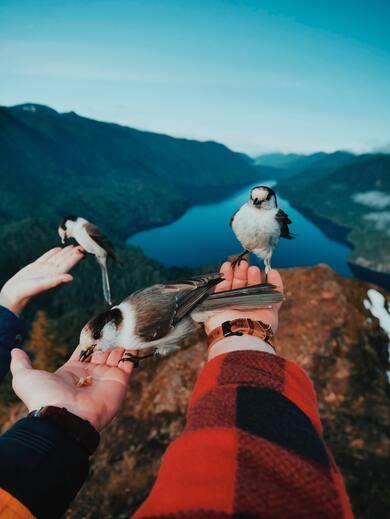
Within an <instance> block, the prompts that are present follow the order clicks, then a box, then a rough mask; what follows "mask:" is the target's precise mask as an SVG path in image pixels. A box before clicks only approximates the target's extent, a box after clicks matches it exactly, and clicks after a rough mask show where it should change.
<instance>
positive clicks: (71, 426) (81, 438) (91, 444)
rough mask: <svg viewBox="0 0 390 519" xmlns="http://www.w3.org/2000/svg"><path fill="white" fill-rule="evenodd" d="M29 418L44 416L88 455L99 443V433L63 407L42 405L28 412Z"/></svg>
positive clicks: (88, 423)
mask: <svg viewBox="0 0 390 519" xmlns="http://www.w3.org/2000/svg"><path fill="white" fill-rule="evenodd" d="M28 416H29V417H31V418H45V419H47V420H49V421H51V422H53V423H55V424H56V425H57V426H58V427H60V428H61V429H62V430H63V431H65V432H66V433H67V434H68V435H69V436H71V437H72V438H73V439H74V440H75V441H76V442H77V443H78V444H79V445H80V446H81V447H82V448H83V449H84V450H85V451H86V452H87V454H88V456H90V455H91V454H93V453H94V452H95V450H96V449H97V446H98V445H99V438H100V436H99V433H98V431H97V430H96V428H95V427H94V426H93V425H92V424H91V423H90V422H89V421H88V420H85V419H83V418H80V417H79V416H78V415H76V414H74V413H73V412H71V411H70V410H69V409H67V408H65V407H57V406H44V407H40V408H39V409H35V410H34V411H31V412H30V413H29V414H28Z"/></svg>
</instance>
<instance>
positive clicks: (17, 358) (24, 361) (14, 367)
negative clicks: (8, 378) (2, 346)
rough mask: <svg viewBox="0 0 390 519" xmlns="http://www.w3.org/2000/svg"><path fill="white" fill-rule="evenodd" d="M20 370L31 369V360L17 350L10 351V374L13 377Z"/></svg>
mask: <svg viewBox="0 0 390 519" xmlns="http://www.w3.org/2000/svg"><path fill="white" fill-rule="evenodd" d="M21 369H32V366H31V360H30V358H29V356H28V355H27V353H26V352H25V351H23V350H21V349H19V348H14V349H13V350H12V351H11V373H12V376H13V377H14V376H15V375H16V373H17V372H18V371H20V370H21Z"/></svg>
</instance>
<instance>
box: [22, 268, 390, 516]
mask: <svg viewBox="0 0 390 519" xmlns="http://www.w3.org/2000/svg"><path fill="white" fill-rule="evenodd" d="M282 275H283V278H284V280H285V285H286V302H285V304H284V306H283V308H282V310H281V325H280V330H279V332H278V336H277V342H276V346H277V348H278V351H279V353H280V354H281V355H283V356H285V357H287V358H289V359H291V360H295V361H296V362H297V363H298V364H299V365H301V366H302V367H303V368H304V369H306V370H307V372H308V373H309V374H310V376H311V377H312V379H313V381H314V384H315V386H316V390H317V394H318V399H319V408H320V413H321V417H322V421H323V425H324V429H325V438H326V440H327V442H328V443H329V445H330V447H331V449H332V450H333V452H334V454H335V457H336V460H337V462H338V464H339V466H340V467H341V469H342V472H343V474H344V476H345V478H346V482H347V486H348V489H349V492H350V496H351V499H352V503H353V507H354V510H355V513H356V517H357V518H359V519H360V518H362V519H363V518H364V519H371V518H374V517H375V518H384V517H389V513H390V490H389V489H390V462H389V459H390V392H389V384H388V381H387V378H386V370H387V369H388V368H389V365H388V352H387V344H388V338H387V337H386V335H385V333H384V332H383V330H382V329H381V328H380V326H379V324H378V321H377V319H375V318H373V316H372V314H371V313H370V311H369V310H367V309H366V308H365V303H364V301H365V300H366V299H367V290H368V288H369V285H367V284H365V283H360V282H357V281H352V280H346V279H344V278H342V277H340V276H338V275H337V274H335V273H334V272H332V271H331V270H330V269H329V268H328V267H325V266H318V267H315V268H310V269H309V268H307V269H288V270H285V271H283V272H282ZM366 306H368V305H367V304H366ZM204 359H205V347H204V344H203V343H202V342H198V343H197V344H196V345H194V346H190V347H189V348H187V349H184V350H182V351H180V352H178V353H177V354H175V355H172V356H171V357H169V358H166V359H165V360H162V361H158V362H157V361H152V362H151V363H150V364H148V365H146V364H145V365H144V366H143V367H142V368H140V369H139V370H137V371H135V372H134V375H133V377H132V379H131V383H130V387H129V392H128V396H127V400H126V403H125V406H124V409H123V411H122V413H121V415H120V417H119V418H117V420H116V421H115V422H114V423H113V424H112V425H111V426H110V427H109V428H108V429H107V430H106V431H105V432H104V433H103V435H102V441H101V445H100V447H99V450H98V452H97V454H96V456H95V457H94V460H93V465H92V471H91V475H90V478H89V480H88V481H87V483H86V484H85V486H84V488H83V489H82V490H81V492H80V494H79V495H78V497H77V498H76V500H75V502H74V503H73V505H72V507H71V509H70V510H69V512H68V514H67V517H69V518H72V519H75V518H77V519H81V518H89V519H92V518H96V519H98V518H101V517H105V518H107V519H109V518H115V519H118V518H122V517H123V518H125V517H129V515H130V514H131V513H132V512H133V511H134V510H135V509H136V508H137V507H138V506H139V504H140V503H141V502H142V501H143V500H144V499H145V497H146V496H147V494H148V491H149V489H150V488H151V486H152V484H153V481H154V479H155V476H156V473H157V470H158V467H159V463H160V459H161V456H162V455H163V453H164V450H165V449H166V447H167V445H168V444H169V443H170V442H171V441H172V440H173V439H174V438H175V437H177V435H178V434H180V431H181V430H182V428H183V424H184V419H185V418H184V414H185V409H186V406H187V402H188V399H189V396H190V394H191V389H192V387H193V385H194V382H195V379H196V377H197V374H198V372H199V370H200V368H201V366H202V365H203V363H204ZM18 412H20V409H19V408H18V407H17V406H16V407H14V413H15V416H16V414H17V413H18Z"/></svg>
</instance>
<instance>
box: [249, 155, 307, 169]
mask: <svg viewBox="0 0 390 519" xmlns="http://www.w3.org/2000/svg"><path fill="white" fill-rule="evenodd" d="M303 156H304V155H301V154H298V153H265V154H264V155H259V156H258V157H256V158H255V162H256V164H258V165H259V166H271V167H272V168H282V169H285V168H288V167H289V166H290V164H291V163H293V162H295V161H296V160H298V159H300V158H301V157H303Z"/></svg>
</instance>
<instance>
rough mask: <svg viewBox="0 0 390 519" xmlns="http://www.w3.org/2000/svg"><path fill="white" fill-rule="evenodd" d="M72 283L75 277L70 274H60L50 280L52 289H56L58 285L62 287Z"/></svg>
mask: <svg viewBox="0 0 390 519" xmlns="http://www.w3.org/2000/svg"><path fill="white" fill-rule="evenodd" d="M71 281H73V276H71V275H70V274H60V275H59V276H55V277H53V278H52V279H51V280H50V288H55V287H58V285H62V283H70V282H71Z"/></svg>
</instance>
